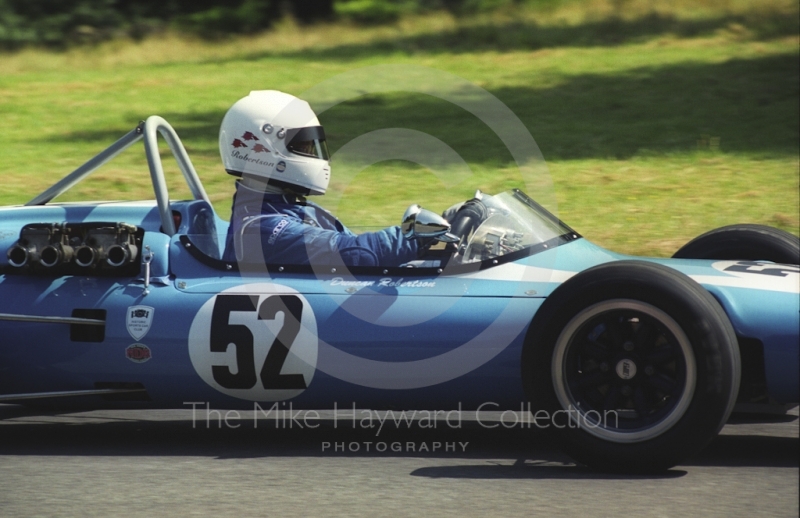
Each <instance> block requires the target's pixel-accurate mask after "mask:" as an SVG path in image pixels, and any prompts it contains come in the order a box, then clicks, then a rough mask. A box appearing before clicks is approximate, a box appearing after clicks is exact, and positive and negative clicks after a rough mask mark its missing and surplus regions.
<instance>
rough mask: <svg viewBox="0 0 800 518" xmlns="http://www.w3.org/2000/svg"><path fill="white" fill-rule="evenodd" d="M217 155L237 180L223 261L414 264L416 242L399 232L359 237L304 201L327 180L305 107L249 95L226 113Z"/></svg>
mask: <svg viewBox="0 0 800 518" xmlns="http://www.w3.org/2000/svg"><path fill="white" fill-rule="evenodd" d="M219 149H220V154H221V155H222V163H223V165H224V166H225V170H226V171H227V172H228V174H231V175H233V176H236V177H238V178H239V180H238V181H237V182H236V192H235V194H234V196H233V208H232V215H231V223H230V226H229V227H228V236H227V239H226V243H225V253H224V255H223V259H224V260H226V261H230V262H233V261H241V260H242V259H243V258H244V257H245V256H247V257H251V258H252V257H263V260H264V261H265V263H266V264H342V263H343V264H344V265H347V266H376V265H380V266H399V265H401V264H404V263H408V262H409V261H413V260H415V259H417V255H418V253H420V251H421V250H420V247H419V245H418V243H417V240H416V239H413V238H412V239H407V238H405V237H404V236H403V234H402V232H401V230H400V227H396V226H395V227H389V228H386V229H383V230H379V231H377V232H366V233H363V234H360V235H356V234H354V233H353V232H351V231H350V230H348V229H347V228H346V227H345V226H344V225H343V224H342V223H341V222H340V221H339V220H338V219H336V217H334V216H333V215H332V214H331V213H330V212H328V211H326V210H325V209H323V208H322V207H320V206H318V205H315V204H314V203H311V202H309V201H307V200H306V198H305V196H309V195H321V194H325V190H326V189H327V187H328V182H329V181H330V177H331V167H330V157H329V155H328V147H327V144H326V143H325V132H324V130H323V129H322V126H321V125H320V123H319V120H317V116H316V115H315V114H314V112H313V110H312V109H311V107H310V106H309V105H308V103H307V102H305V101H303V100H301V99H298V98H297V97H294V96H293V95H289V94H286V93H283V92H278V91H275V90H262V91H253V92H250V95H248V96H247V97H244V98H242V99H240V100H239V101H237V102H236V104H234V105H233V106H232V107H231V108H230V110H228V112H227V113H226V114H225V117H224V118H223V120H222V126H221V127H220V132H219ZM252 254H260V255H255V256H254V255H252Z"/></svg>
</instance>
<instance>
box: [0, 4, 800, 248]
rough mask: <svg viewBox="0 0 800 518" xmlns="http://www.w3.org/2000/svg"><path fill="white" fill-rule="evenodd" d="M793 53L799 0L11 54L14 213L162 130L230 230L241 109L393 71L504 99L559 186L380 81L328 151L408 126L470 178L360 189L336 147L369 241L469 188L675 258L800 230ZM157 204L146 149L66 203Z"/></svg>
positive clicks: (335, 120)
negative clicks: (230, 143) (751, 232)
mask: <svg viewBox="0 0 800 518" xmlns="http://www.w3.org/2000/svg"><path fill="white" fill-rule="evenodd" d="M657 4H658V7H656V6H657ZM799 44H800V37H799V36H798V6H797V3H796V2H788V1H783V0H774V1H766V2H744V1H736V0H730V1H726V0H705V1H702V2H692V3H690V2H675V3H671V4H670V7H668V8H665V7H661V6H660V3H656V2H650V1H645V0H629V1H627V2H626V1H621V0H617V1H609V2H605V1H603V0H592V1H590V2H577V1H563V2H556V3H555V4H553V6H551V7H549V8H548V9H546V10H541V9H539V10H534V9H532V8H518V9H509V10H506V11H502V12H498V13H493V14H491V15H488V14H487V15H477V16H473V17H468V18H453V17H452V16H450V15H448V14H446V13H432V14H429V15H426V16H424V17H423V16H419V17H412V18H407V19H403V20H402V21H400V22H398V23H397V24H395V25H392V26H384V27H372V28H366V29H361V28H355V27H351V26H348V25H345V24H341V23H340V24H331V25H321V26H314V27H311V28H298V27H296V26H294V24H293V23H292V22H291V21H290V20H286V21H284V22H281V23H280V24H278V26H277V27H276V29H275V30H274V31H272V32H270V33H267V34H264V35H261V36H258V37H253V38H249V39H231V40H225V41H217V42H201V41H189V40H186V39H180V38H178V37H176V36H174V35H162V36H160V37H157V38H151V39H149V40H145V41H143V42H139V43H134V42H120V41H118V42H112V43H108V44H104V45H102V46H99V47H92V48H78V49H72V50H69V51H66V52H61V53H52V52H45V51H39V50H26V51H22V52H19V53H16V54H8V55H0V177H1V178H2V181H1V182H0V203H2V204H14V203H24V202H25V201H27V200H28V199H30V198H31V197H33V196H34V195H35V194H36V193H38V192H39V191H41V190H43V189H44V188H45V187H47V186H48V185H49V184H50V183H52V182H53V181H55V180H56V179H58V178H59V177H61V176H63V175H65V174H67V173H68V172H70V171H71V170H72V169H74V168H75V167H77V166H79V165H80V164H81V163H82V162H83V161H85V160H87V159H89V158H90V157H91V156H93V155H94V154H96V153H97V152H99V151H100V150H101V149H103V148H104V147H106V146H107V145H109V144H111V143H112V142H113V141H114V140H116V139H117V138H118V137H120V136H121V135H123V134H124V133H126V132H127V131H129V130H130V129H132V128H133V127H134V126H135V125H136V124H137V122H138V121H139V120H141V119H143V118H145V117H147V116H148V115H152V114H158V115H161V116H163V117H165V118H166V119H167V120H168V121H169V122H170V123H171V124H172V125H173V127H175V129H176V130H177V131H178V133H179V134H180V135H181V137H182V139H183V141H184V143H185V145H186V146H187V149H188V151H189V154H190V156H191V157H192V160H193V162H194V164H195V167H196V168H197V170H198V173H199V174H200V176H201V178H202V179H203V181H204V183H205V185H206V189H207V190H208V192H209V194H210V196H211V198H212V201H213V202H214V204H215V206H216V208H217V209H218V211H219V212H220V214H221V215H222V217H225V218H227V217H228V216H229V213H230V212H229V211H230V196H231V194H232V179H231V178H230V177H229V176H228V175H226V174H225V173H224V172H223V171H222V166H221V161H220V158H219V152H218V147H217V134H218V130H219V123H220V121H221V119H222V116H223V115H224V113H225V111H226V110H227V108H228V107H229V106H230V105H231V104H232V103H233V102H235V101H236V100H237V99H239V98H240V97H242V96H244V95H246V94H247V92H248V91H250V90H253V89H280V90H284V91H288V92H290V93H294V94H300V93H302V92H305V91H307V90H308V89H311V88H312V87H314V86H315V85H317V84H319V83H322V82H324V81H330V82H331V83H330V84H337V83H336V81H337V79H336V78H337V77H339V76H341V75H342V74H344V75H345V76H344V77H347V76H348V74H352V73H353V71H356V70H358V69H361V68H363V67H370V66H375V65H386V64H392V65H397V66H398V67H417V66H423V67H430V68H432V69H436V70H440V71H444V72H446V73H449V74H453V75H455V76H458V77H461V78H463V79H465V80H466V81H468V82H469V83H471V84H473V85H476V86H478V87H480V88H482V89H485V90H487V91H488V92H490V93H491V94H493V95H494V96H496V97H497V98H498V99H499V100H500V101H502V102H503V103H504V104H505V105H506V106H508V108H510V109H511V111H512V112H513V113H514V114H515V115H516V117H518V118H519V120H521V121H522V123H523V124H524V125H525V127H526V128H527V129H528V131H529V132H530V134H531V135H532V136H533V138H534V139H535V141H536V143H537V144H538V146H539V149H540V150H541V154H542V156H543V157H544V160H545V161H546V165H547V169H546V171H549V177H547V176H545V177H542V176H541V175H540V176H538V177H535V178H534V177H532V176H531V174H529V173H525V172H522V173H520V172H519V170H518V169H517V168H516V166H515V164H514V161H513V158H512V156H511V153H510V152H509V150H508V149H507V147H506V145H505V144H504V141H503V140H502V139H500V138H499V137H498V136H497V135H496V134H494V133H493V132H492V130H491V129H489V127H488V126H487V125H486V124H484V122H483V121H482V119H480V118H479V117H476V116H475V115H473V114H471V113H469V112H468V111H466V110H464V109H462V108H460V107H458V106H456V105H454V104H452V103H449V102H447V101H444V100H441V99H437V98H435V97H432V96H430V95H426V94H424V93H419V92H414V91H410V90H409V89H408V88H405V89H404V85H407V84H411V83H409V82H408V81H412V82H413V77H411V78H409V77H406V78H402V80H400V79H399V78H393V77H388V79H387V77H380V76H379V75H376V74H373V75H372V76H371V77H372V79H371V80H374V81H376V82H381V81H384V82H385V81H387V80H388V81H390V82H391V81H393V80H395V79H396V80H397V85H398V91H395V92H387V93H372V94H366V95H361V96H360V97H357V98H353V99H351V100H349V101H347V102H344V103H341V104H339V105H336V106H335V107H333V108H331V109H329V110H327V111H325V112H324V113H322V115H321V116H320V119H321V121H322V123H323V125H324V126H325V128H326V132H327V133H328V136H329V143H330V145H331V150H332V151H334V152H335V151H337V150H339V149H340V148H342V147H343V146H345V145H346V144H348V143H349V142H352V141H353V139H355V138H356V137H359V136H361V135H365V134H367V133H369V132H373V131H376V130H380V129H385V128H407V129H410V130H416V131H419V132H424V133H426V134H429V135H431V136H433V137H435V138H436V139H439V140H440V141H442V142H444V143H445V144H447V145H448V146H450V147H451V148H452V149H453V150H455V152H456V153H458V155H459V156H461V157H462V158H463V159H464V161H465V163H466V164H467V166H468V167H469V170H468V172H467V173H466V174H465V173H464V172H463V171H461V172H459V170H457V169H455V168H453V169H452V170H451V168H449V167H448V166H442V168H441V170H438V169H436V168H435V167H425V166H424V165H419V164H412V163H410V162H408V161H402V160H390V161H384V162H380V163H377V164H374V165H372V166H370V167H368V168H366V169H364V170H363V171H361V172H360V173H358V174H357V175H356V174H355V172H356V169H354V167H355V164H354V163H353V162H352V161H349V160H348V159H347V157H346V156H344V155H345V154H344V153H342V154H340V155H339V156H338V157H334V162H333V171H334V181H333V182H332V193H331V196H326V197H323V198H320V199H318V200H315V201H319V202H321V203H322V204H326V203H327V204H328V205H329V206H332V208H335V211H336V212H337V214H339V215H340V217H341V218H342V219H343V220H344V222H345V223H347V224H349V225H351V226H353V227H356V228H359V227H364V226H375V225H389V224H396V223H397V222H398V221H399V218H400V216H401V214H402V212H403V210H404V209H405V207H406V206H407V205H408V204H409V203H414V202H417V203H420V204H422V205H423V206H425V207H427V208H431V209H434V210H442V209H444V208H446V207H447V206H449V205H450V204H452V203H455V202H456V201H460V200H463V199H464V198H466V197H469V196H470V195H471V193H472V192H473V191H474V190H475V188H481V189H484V190H486V191H489V192H492V191H497V190H499V189H505V188H508V187H512V186H522V187H523V188H528V189H531V190H533V191H534V192H536V193H538V194H539V195H540V197H542V198H543V201H544V202H545V203H546V204H547V205H548V206H549V207H550V208H551V209H553V210H554V211H556V212H557V213H558V215H559V216H560V217H561V218H562V219H563V220H565V221H566V222H567V223H569V224H570V225H571V226H573V227H574V228H575V229H576V230H578V231H579V232H581V233H582V234H583V235H584V236H585V237H587V238H589V239H590V240H592V241H594V242H596V243H598V244H600V245H602V246H606V247H608V248H611V249H614V250H617V251H621V252H627V253H633V254H642V255H658V256H669V255H671V254H672V252H674V251H675V250H676V249H677V248H678V247H679V246H680V245H682V244H683V243H684V242H685V241H687V240H688V239H690V238H692V237H694V236H696V235H698V234H700V233H702V232H703V231H706V230H709V229H711V228H714V227H717V226H721V225H725V224H729V223H735V222H752V223H764V224H768V225H773V226H777V227H780V228H783V229H785V230H788V231H790V232H793V233H795V234H798V232H799V231H800V228H799V227H800V216H799V213H800V200H799V199H798V198H799V197H800V194H799V193H800V159H799V156H798V155H799V153H800V151H799V146H800V144H798V142H800V115H798V114H799V113H800V86H799V85H800V70H799V69H798V57H800V56H799V55H798V54H799V52H798V45H799ZM408 70H412V71H413V69H412V68H408ZM370 86H371V84H370V85H367V84H366V83H365V84H364V91H365V92H366V91H368V90H369V87H370ZM434 86H435V85H434ZM355 88H356V90H357V89H358V85H355ZM331 95H333V94H331ZM453 95H455V96H456V97H458V96H459V95H461V96H465V97H464V98H465V99H466V98H467V97H469V92H460V93H459V92H456V93H454V94H453ZM323 97H324V96H323ZM459 98H460V97H459ZM165 149H166V147H165ZM165 165H167V172H168V174H169V175H170V186H171V189H172V192H173V198H180V197H185V196H186V195H187V193H188V191H187V189H186V188H185V187H183V186H182V185H181V181H182V180H180V178H179V177H180V174H179V173H178V170H177V167H175V166H174V163H172V162H171V161H166V162H165ZM538 171H539V172H540V173H541V171H542V169H539V170H538ZM149 197H152V193H151V190H150V184H149V175H148V174H147V166H146V163H145V161H144V155H143V152H142V150H141V148H140V147H139V146H136V147H135V148H133V149H131V150H129V151H127V152H126V153H124V154H123V155H121V156H120V157H118V158H117V159H116V160H115V161H114V162H111V163H110V164H107V165H106V166H104V167H103V168H102V169H101V170H99V171H98V172H96V173H95V174H94V175H93V177H92V178H90V179H89V180H88V181H87V182H86V183H85V184H82V185H79V186H78V187H77V188H76V189H75V190H74V192H73V191H71V192H70V193H68V194H67V195H65V196H64V197H63V199H64V200H76V199H87V198H90V199H140V198H149Z"/></svg>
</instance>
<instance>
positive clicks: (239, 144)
mask: <svg viewBox="0 0 800 518" xmlns="http://www.w3.org/2000/svg"><path fill="white" fill-rule="evenodd" d="M231 145H232V146H233V147H247V144H245V143H244V142H242V141H241V140H239V139H238V138H237V139H233V144H231Z"/></svg>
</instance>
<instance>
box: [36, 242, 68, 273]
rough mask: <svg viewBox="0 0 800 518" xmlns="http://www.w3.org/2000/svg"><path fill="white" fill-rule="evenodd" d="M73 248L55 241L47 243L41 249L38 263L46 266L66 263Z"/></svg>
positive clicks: (50, 266)
mask: <svg viewBox="0 0 800 518" xmlns="http://www.w3.org/2000/svg"><path fill="white" fill-rule="evenodd" d="M72 254H73V249H72V247H71V246H69V245H62V244H61V243H56V244H55V245H48V246H46V247H44V249H42V253H41V256H40V257H39V263H40V264H41V265H42V266H45V267H47V268H52V267H53V266H55V265H57V264H59V263H61V262H64V263H68V262H70V261H71V260H72Z"/></svg>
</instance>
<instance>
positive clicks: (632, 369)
mask: <svg viewBox="0 0 800 518" xmlns="http://www.w3.org/2000/svg"><path fill="white" fill-rule="evenodd" d="M617 376H619V377H620V378H622V379H624V380H629V379H631V378H632V377H634V376H636V364H635V363H634V362H633V360H631V359H629V358H625V359H623V360H620V361H619V362H618V363H617Z"/></svg>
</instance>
